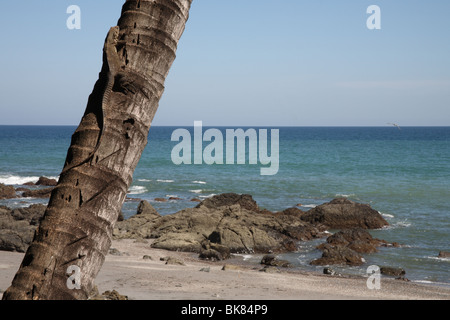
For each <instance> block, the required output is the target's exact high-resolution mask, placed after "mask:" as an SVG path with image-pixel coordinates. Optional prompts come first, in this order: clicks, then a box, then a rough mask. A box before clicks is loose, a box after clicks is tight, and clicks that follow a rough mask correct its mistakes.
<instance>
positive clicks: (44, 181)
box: [36, 177, 58, 187]
mask: <svg viewBox="0 0 450 320" xmlns="http://www.w3.org/2000/svg"><path fill="white" fill-rule="evenodd" d="M57 184H58V181H56V179H49V178H46V177H39V180H38V181H37V182H36V185H37V186H48V187H55V186H56V185H57Z"/></svg>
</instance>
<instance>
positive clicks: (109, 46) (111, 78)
mask: <svg viewBox="0 0 450 320" xmlns="http://www.w3.org/2000/svg"><path fill="white" fill-rule="evenodd" d="M119 31H120V30H119V27H118V26H115V27H111V28H110V29H109V32H108V35H107V36H106V39H105V44H104V46H103V53H104V55H105V57H106V59H105V61H106V62H107V67H108V74H107V82H106V86H105V89H104V91H103V97H102V105H101V110H100V113H101V114H100V119H99V123H100V132H99V135H98V139H97V144H96V145H95V147H94V149H93V150H92V152H91V153H90V154H89V155H88V156H87V157H86V159H84V160H82V161H81V162H79V163H77V164H73V165H71V166H68V167H67V168H64V170H63V171H62V173H64V172H66V171H68V170H70V169H73V168H75V167H78V166H81V165H82V164H85V163H87V162H88V161H90V160H91V159H92V158H93V157H94V155H95V153H96V152H97V150H98V147H99V146H100V142H101V140H102V136H103V132H104V128H105V119H106V115H105V110H106V106H107V104H108V101H109V97H110V95H111V91H112V89H113V87H114V82H115V79H116V76H117V75H118V74H119V71H120V65H121V63H120V59H119V56H118V54H117V43H118V41H119Z"/></svg>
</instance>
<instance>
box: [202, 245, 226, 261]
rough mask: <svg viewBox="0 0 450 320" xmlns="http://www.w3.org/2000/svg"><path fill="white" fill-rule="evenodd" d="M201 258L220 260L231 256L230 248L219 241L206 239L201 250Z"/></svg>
mask: <svg viewBox="0 0 450 320" xmlns="http://www.w3.org/2000/svg"><path fill="white" fill-rule="evenodd" d="M199 258H200V259H205V260H211V261H220V260H225V259H229V258H231V254H230V249H229V248H228V247H226V246H223V245H221V244H218V243H214V242H210V241H209V240H204V241H203V242H202V249H201V250H200V255H199Z"/></svg>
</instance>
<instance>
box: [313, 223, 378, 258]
mask: <svg viewBox="0 0 450 320" xmlns="http://www.w3.org/2000/svg"><path fill="white" fill-rule="evenodd" d="M380 243H382V241H381V240H378V239H374V238H373V237H372V235H371V234H370V233H369V232H368V231H366V230H364V229H361V228H355V229H345V230H341V231H339V232H336V233H335V234H333V235H331V236H329V237H328V238H327V244H330V245H334V246H347V247H349V248H350V249H352V250H354V251H356V252H358V253H372V252H377V251H378V250H377V248H376V247H377V246H378V245H379V244H380ZM324 245H325V244H323V245H321V246H324ZM321 246H319V247H318V249H320V248H321Z"/></svg>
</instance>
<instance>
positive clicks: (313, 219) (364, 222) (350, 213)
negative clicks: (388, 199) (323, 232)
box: [301, 198, 388, 229]
mask: <svg viewBox="0 0 450 320" xmlns="http://www.w3.org/2000/svg"><path fill="white" fill-rule="evenodd" d="M301 219H302V220H303V221H307V222H310V223H313V224H323V225H325V226H327V227H328V228H331V229H349V228H363V229H378V228H382V227H384V226H387V225H388V223H387V221H386V220H384V218H383V217H382V216H381V214H380V213H379V212H378V211H376V210H374V209H372V208H371V207H370V206H369V205H368V204H361V203H356V202H353V201H351V200H348V199H346V198H338V199H334V200H332V201H330V202H328V203H324V204H322V205H320V206H317V207H315V208H312V209H311V210H309V211H307V212H306V213H304V214H302V215H301Z"/></svg>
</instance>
